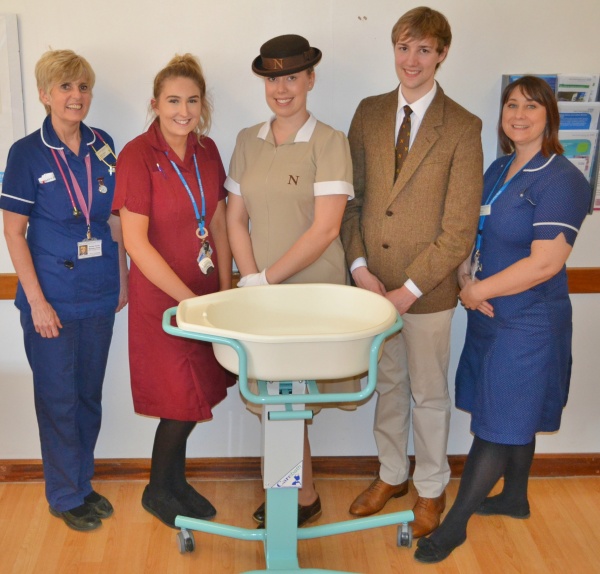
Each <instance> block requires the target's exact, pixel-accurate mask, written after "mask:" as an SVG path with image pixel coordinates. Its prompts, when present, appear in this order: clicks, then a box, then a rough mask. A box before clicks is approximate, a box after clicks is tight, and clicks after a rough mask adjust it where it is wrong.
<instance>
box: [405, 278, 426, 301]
mask: <svg viewBox="0 0 600 574" xmlns="http://www.w3.org/2000/svg"><path fill="white" fill-rule="evenodd" d="M404 286H405V287H406V288H407V289H408V290H409V291H410V292H411V293H412V294H413V295H414V296H415V297H416V298H417V299H418V298H419V297H422V296H423V292H422V291H421V290H420V289H419V288H418V287H417V286H416V285H415V284H414V282H413V280H412V279H407V280H406V282H405V283H404Z"/></svg>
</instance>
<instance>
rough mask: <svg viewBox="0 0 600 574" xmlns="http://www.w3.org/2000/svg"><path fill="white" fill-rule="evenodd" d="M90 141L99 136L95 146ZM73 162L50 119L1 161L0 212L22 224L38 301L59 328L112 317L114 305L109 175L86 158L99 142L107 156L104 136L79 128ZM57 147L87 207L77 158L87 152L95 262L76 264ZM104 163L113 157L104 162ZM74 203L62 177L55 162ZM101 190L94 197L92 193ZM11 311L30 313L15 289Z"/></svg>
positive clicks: (78, 224) (76, 234)
mask: <svg viewBox="0 0 600 574" xmlns="http://www.w3.org/2000/svg"><path fill="white" fill-rule="evenodd" d="M96 134H100V136H101V138H102V139H100V138H99V137H98V136H97V135H96ZM81 139H82V146H81V149H82V150H83V151H84V152H85V153H82V154H81V155H79V156H78V155H77V154H75V153H73V152H72V151H71V150H70V149H68V148H67V147H65V146H64V144H63V143H62V142H61V141H60V139H59V138H58V136H57V135H56V133H55V131H54V128H53V127H52V121H51V118H50V116H47V117H46V119H45V120H44V123H43V125H42V128H41V130H37V131H36V132H34V133H32V134H30V135H28V136H26V137H24V138H23V139H21V140H19V141H18V142H16V143H15V144H14V145H13V146H12V147H11V149H10V152H9V154H8V160H7V166H6V172H5V174H4V181H3V184H2V188H3V191H2V196H1V197H0V208H1V209H5V210H7V211H12V212H14V213H19V214H21V215H26V216H27V217H29V227H28V229H27V244H28V246H29V250H30V251H31V256H32V258H33V265H34V267H35V270H36V273H37V275H38V280H39V282H40V285H41V288H42V291H43V293H44V296H45V297H46V299H47V300H48V302H49V303H50V304H51V305H52V306H53V307H54V310H55V311H56V313H57V314H58V316H59V318H60V320H61V321H72V320H76V319H85V318H87V317H93V316H99V315H114V313H115V309H116V308H117V304H118V300H119V259H118V247H117V244H116V243H115V242H114V241H113V239H112V237H111V234H110V227H109V225H108V218H109V216H110V213H111V205H112V199H113V192H114V181H115V176H114V175H110V174H109V167H108V165H106V164H104V163H103V162H101V161H100V160H99V159H98V158H97V157H96V154H95V153H94V150H93V149H92V148H95V149H96V150H98V149H100V148H102V146H103V145H104V143H103V142H106V143H108V144H109V145H110V146H111V149H114V147H113V146H114V144H113V141H112V139H111V138H110V136H109V135H108V134H106V133H105V132H103V131H101V130H98V129H96V128H94V129H93V130H92V129H90V128H89V127H88V126H86V125H85V124H83V123H82V124H81ZM52 148H54V149H55V150H56V149H59V148H64V153H65V155H66V157H67V161H68V162H69V167H70V168H71V170H72V171H73V173H74V175H75V177H76V178H77V180H78V181H79V182H80V186H81V190H82V193H83V195H84V197H85V198H86V201H87V176H86V168H85V163H84V156H85V155H87V153H90V158H91V167H92V195H93V201H92V210H91V232H92V235H93V236H94V237H95V238H97V239H100V240H102V256H101V257H90V258H88V259H78V258H77V242H78V241H82V240H83V239H84V238H85V237H86V233H87V223H86V221H85V217H84V216H83V215H80V216H79V217H75V216H74V215H73V205H72V203H71V199H70V197H69V192H68V191H67V188H66V187H65V183H64V180H63V178H62V176H61V174H60V171H59V169H58V166H57V165H56V162H55V160H54V157H53V155H52V152H51V149H52ZM108 159H112V160H113V161H114V158H112V156H109V158H107V161H108ZM59 161H60V162H61V166H62V169H63V171H64V173H65V176H66V177H67V181H68V182H69V186H70V187H71V191H72V193H73V198H74V201H75V204H76V205H77V206H79V202H78V201H77V198H76V196H75V193H74V190H73V186H72V183H71V181H70V177H69V172H68V169H67V168H66V166H65V165H64V162H63V161H62V160H61V159H60V158H59ZM101 186H104V187H103V188H102V191H103V193H102V192H100V188H101ZM15 305H16V306H17V308H18V309H19V310H21V311H27V312H28V311H30V307H29V303H28V302H27V298H26V297H25V293H24V292H23V289H22V288H21V285H20V284H19V285H18V287H17V296H16V299H15Z"/></svg>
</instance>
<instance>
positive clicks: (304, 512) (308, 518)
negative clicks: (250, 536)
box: [252, 494, 323, 528]
mask: <svg viewBox="0 0 600 574" xmlns="http://www.w3.org/2000/svg"><path fill="white" fill-rule="evenodd" d="M261 510H262V516H264V517H265V519H263V520H261V521H260V522H259V521H258V520H256V517H257V516H260V514H259V513H260V512H261ZM322 513H323V511H322V509H321V498H320V496H319V495H318V494H317V499H316V500H315V501H314V502H313V503H312V504H309V505H308V506H302V505H301V504H299V505H298V528H300V527H301V526H304V525H305V524H309V523H310V522H314V521H315V520H317V519H318V518H319V517H320V516H321V514H322ZM252 518H254V520H256V521H257V522H258V526H257V528H264V527H265V522H266V516H265V503H264V502H263V503H262V504H261V505H260V506H259V507H258V508H257V509H256V512H255V513H254V514H253V515H252Z"/></svg>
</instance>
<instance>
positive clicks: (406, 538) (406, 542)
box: [396, 522, 413, 548]
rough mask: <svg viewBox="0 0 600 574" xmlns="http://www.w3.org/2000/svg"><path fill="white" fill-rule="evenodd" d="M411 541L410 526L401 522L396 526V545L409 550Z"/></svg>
mask: <svg viewBox="0 0 600 574" xmlns="http://www.w3.org/2000/svg"><path fill="white" fill-rule="evenodd" d="M412 541H413V533H412V526H409V525H408V524H406V522H403V523H402V524H400V525H399V526H398V539H397V541H396V544H397V545H398V546H406V548H411V547H412Z"/></svg>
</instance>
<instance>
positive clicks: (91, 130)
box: [40, 116, 96, 150]
mask: <svg viewBox="0 0 600 574" xmlns="http://www.w3.org/2000/svg"><path fill="white" fill-rule="evenodd" d="M47 120H48V124H47V125H46V121H44V123H43V124H42V127H41V129H40V137H41V138H42V143H43V144H44V145H45V146H46V147H49V148H50V149H62V150H64V149H65V146H64V145H63V146H53V145H50V144H49V143H48V142H47V141H46V138H45V137H44V128H47V129H48V130H49V131H50V130H51V133H49V134H48V135H49V136H50V138H52V137H54V138H55V139H57V140H58V141H59V142H60V141H61V140H60V139H59V137H58V135H56V132H55V131H54V127H53V126H52V120H51V119H50V116H47ZM81 125H82V126H83V127H84V128H86V129H88V130H89V132H90V134H91V135H92V139H91V140H90V141H89V142H86V144H85V145H87V146H92V145H94V143H95V142H96V133H95V132H94V130H93V129H92V128H90V127H88V126H86V125H85V124H84V123H83V122H81ZM82 131H83V130H82ZM61 143H62V142H61Z"/></svg>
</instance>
